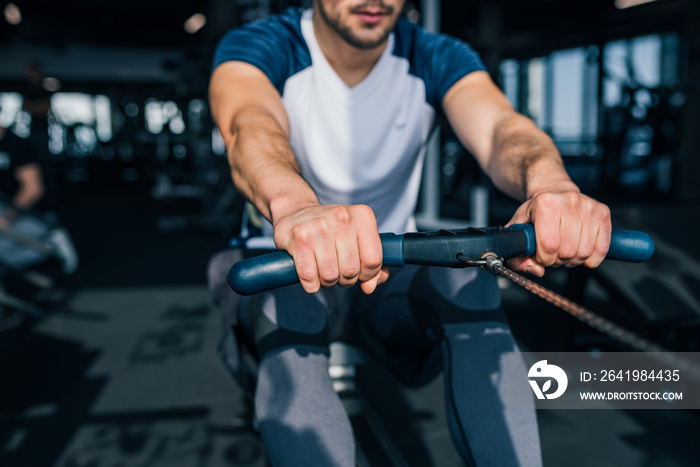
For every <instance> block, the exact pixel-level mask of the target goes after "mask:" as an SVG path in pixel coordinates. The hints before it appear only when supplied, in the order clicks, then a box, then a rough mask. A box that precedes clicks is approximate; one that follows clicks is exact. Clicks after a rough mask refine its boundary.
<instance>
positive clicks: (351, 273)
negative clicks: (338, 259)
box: [340, 264, 360, 279]
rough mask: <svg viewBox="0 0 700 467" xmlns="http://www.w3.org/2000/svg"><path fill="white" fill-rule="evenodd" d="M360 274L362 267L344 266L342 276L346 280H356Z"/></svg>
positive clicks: (354, 265)
mask: <svg viewBox="0 0 700 467" xmlns="http://www.w3.org/2000/svg"><path fill="white" fill-rule="evenodd" d="M359 274H360V267H359V265H356V264H349V265H345V266H343V268H342V269H341V271H340V275H341V276H343V278H344V279H354V278H356V277H357V276H358V275H359Z"/></svg>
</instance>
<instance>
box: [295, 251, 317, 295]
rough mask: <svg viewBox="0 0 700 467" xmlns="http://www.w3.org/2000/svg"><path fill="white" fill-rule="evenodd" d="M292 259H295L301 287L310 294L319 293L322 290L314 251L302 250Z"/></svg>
mask: <svg viewBox="0 0 700 467" xmlns="http://www.w3.org/2000/svg"><path fill="white" fill-rule="evenodd" d="M292 257H293V258H294V266H295V267H296V270H297V275H298V276H299V282H300V283H301V286H302V287H303V288H304V290H305V291H306V292H308V293H316V292H318V290H319V289H320V288H321V282H320V279H319V277H318V267H317V261H316V256H315V255H314V252H313V250H311V249H309V248H302V249H299V251H296V252H295V253H294V254H293V255H292Z"/></svg>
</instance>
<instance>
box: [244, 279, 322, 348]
mask: <svg viewBox="0 0 700 467" xmlns="http://www.w3.org/2000/svg"><path fill="white" fill-rule="evenodd" d="M246 315H247V317H248V321H249V322H250V330H251V332H252V338H253V341H254V343H255V349H256V353H257V355H258V357H260V358H262V357H263V356H265V355H266V354H268V353H270V352H272V351H275V350H278V349H283V348H286V347H297V348H301V347H321V348H325V349H327V347H328V322H327V313H326V309H325V307H324V306H323V304H322V303H321V302H320V301H319V300H318V298H316V296H315V295H310V294H307V293H305V292H304V291H303V289H302V288H301V286H299V285H295V286H290V287H285V288H282V289H277V290H275V291H272V292H268V293H265V294H261V295H258V296H256V297H255V298H254V299H252V300H251V301H250V307H249V310H248V311H247V313H246Z"/></svg>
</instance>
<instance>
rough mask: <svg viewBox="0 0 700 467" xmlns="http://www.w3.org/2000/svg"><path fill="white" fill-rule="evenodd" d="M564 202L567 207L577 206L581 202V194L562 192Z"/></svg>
mask: <svg viewBox="0 0 700 467" xmlns="http://www.w3.org/2000/svg"><path fill="white" fill-rule="evenodd" d="M564 203H565V205H566V206H567V207H569V208H577V207H579V206H580V204H581V196H580V195H579V194H578V193H575V192H569V193H566V194H564Z"/></svg>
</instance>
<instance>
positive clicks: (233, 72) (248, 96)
mask: <svg viewBox="0 0 700 467" xmlns="http://www.w3.org/2000/svg"><path fill="white" fill-rule="evenodd" d="M209 104H210V107H211V112H212V116H213V118H214V121H215V123H216V124H217V126H218V127H219V130H220V131H221V135H222V137H223V138H224V141H226V142H227V144H228V143H229V141H230V140H231V139H232V138H233V137H234V135H235V132H236V131H237V129H238V128H239V127H240V126H241V125H242V124H244V123H245V122H244V120H245V119H244V115H245V112H246V111H248V110H251V109H252V110H255V111H256V112H263V113H265V114H267V115H269V117H270V118H271V122H273V124H276V125H277V126H279V129H280V131H282V132H283V133H284V135H285V136H286V137H289V120H288V119H287V113H286V110H285V108H284V104H283V103H282V99H281V97H280V95H279V93H278V92H277V89H275V87H274V86H273V85H272V83H271V82H270V80H269V79H268V78H267V76H266V75H265V74H264V73H263V72H262V71H261V70H260V69H258V68H256V67H255V66H253V65H250V64H248V63H245V62H237V61H232V62H226V63H223V64H221V65H219V66H218V67H217V68H216V69H215V70H214V72H213V73H212V76H211V80H210V83H209Z"/></svg>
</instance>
